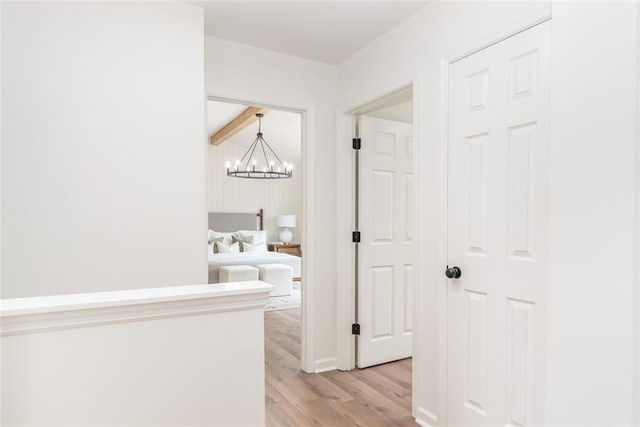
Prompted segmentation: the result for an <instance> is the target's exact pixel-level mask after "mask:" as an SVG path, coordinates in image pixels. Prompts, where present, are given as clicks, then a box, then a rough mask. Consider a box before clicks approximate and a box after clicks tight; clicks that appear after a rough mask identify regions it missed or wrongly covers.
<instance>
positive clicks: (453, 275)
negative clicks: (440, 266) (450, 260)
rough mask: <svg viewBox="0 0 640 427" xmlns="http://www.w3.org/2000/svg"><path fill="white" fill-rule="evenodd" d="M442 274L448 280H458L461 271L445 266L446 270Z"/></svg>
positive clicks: (458, 268) (457, 268)
mask: <svg viewBox="0 0 640 427" xmlns="http://www.w3.org/2000/svg"><path fill="white" fill-rule="evenodd" d="M444 274H445V275H446V276H447V277H448V278H449V279H459V278H460V276H462V270H460V267H455V266H453V267H449V266H447V270H446V271H445V272H444Z"/></svg>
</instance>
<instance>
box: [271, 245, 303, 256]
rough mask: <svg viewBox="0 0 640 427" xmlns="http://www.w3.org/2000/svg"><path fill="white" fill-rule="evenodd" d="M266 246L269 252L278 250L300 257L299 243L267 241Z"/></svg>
mask: <svg viewBox="0 0 640 427" xmlns="http://www.w3.org/2000/svg"><path fill="white" fill-rule="evenodd" d="M268 248H269V250H270V251H271V252H280V253H283V254H289V255H295V256H299V257H302V249H300V243H269V246H268Z"/></svg>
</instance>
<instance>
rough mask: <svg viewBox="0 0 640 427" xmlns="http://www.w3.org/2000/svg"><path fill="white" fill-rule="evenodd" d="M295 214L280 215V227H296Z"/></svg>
mask: <svg viewBox="0 0 640 427" xmlns="http://www.w3.org/2000/svg"><path fill="white" fill-rule="evenodd" d="M295 226H296V216H295V215H278V227H295Z"/></svg>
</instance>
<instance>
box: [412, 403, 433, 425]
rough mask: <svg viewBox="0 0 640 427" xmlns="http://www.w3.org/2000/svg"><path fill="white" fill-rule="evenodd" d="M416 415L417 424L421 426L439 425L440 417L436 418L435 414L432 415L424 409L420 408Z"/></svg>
mask: <svg viewBox="0 0 640 427" xmlns="http://www.w3.org/2000/svg"><path fill="white" fill-rule="evenodd" d="M416 413H417V416H416V423H418V424H420V425H421V426H423V427H431V426H437V425H438V417H436V416H435V414H432V413H431V412H429V411H427V410H426V409H424V408H423V407H418V409H417V410H416Z"/></svg>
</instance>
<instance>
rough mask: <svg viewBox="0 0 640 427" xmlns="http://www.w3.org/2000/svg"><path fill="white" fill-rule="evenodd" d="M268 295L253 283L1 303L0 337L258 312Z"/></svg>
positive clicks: (267, 288) (261, 285) (265, 287)
mask: <svg viewBox="0 0 640 427" xmlns="http://www.w3.org/2000/svg"><path fill="white" fill-rule="evenodd" d="M272 289H273V286H271V285H269V284H267V283H264V282H260V281H253V282H238V283H226V284H222V286H220V285H215V286H214V285H192V286H174V287H167V288H148V289H133V290H126V291H113V292H97V293H88V294H74V295H55V296H48V297H47V296H45V297H32V298H16V299H8V300H2V301H1V302H0V303H1V306H0V319H1V324H0V336H9V335H18V334H27V333H34V332H44V331H54V330H62V329H72V328H81V327H87V326H98V325H111V324H115V323H126V322H137V321H142V320H151V319H164V318H170V317H183V316H194V315H202V314H211V313H219V312H226V311H239V310H252V309H262V308H263V307H264V305H265V303H266V301H267V298H268V297H269V292H270V291H271V290H272Z"/></svg>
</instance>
